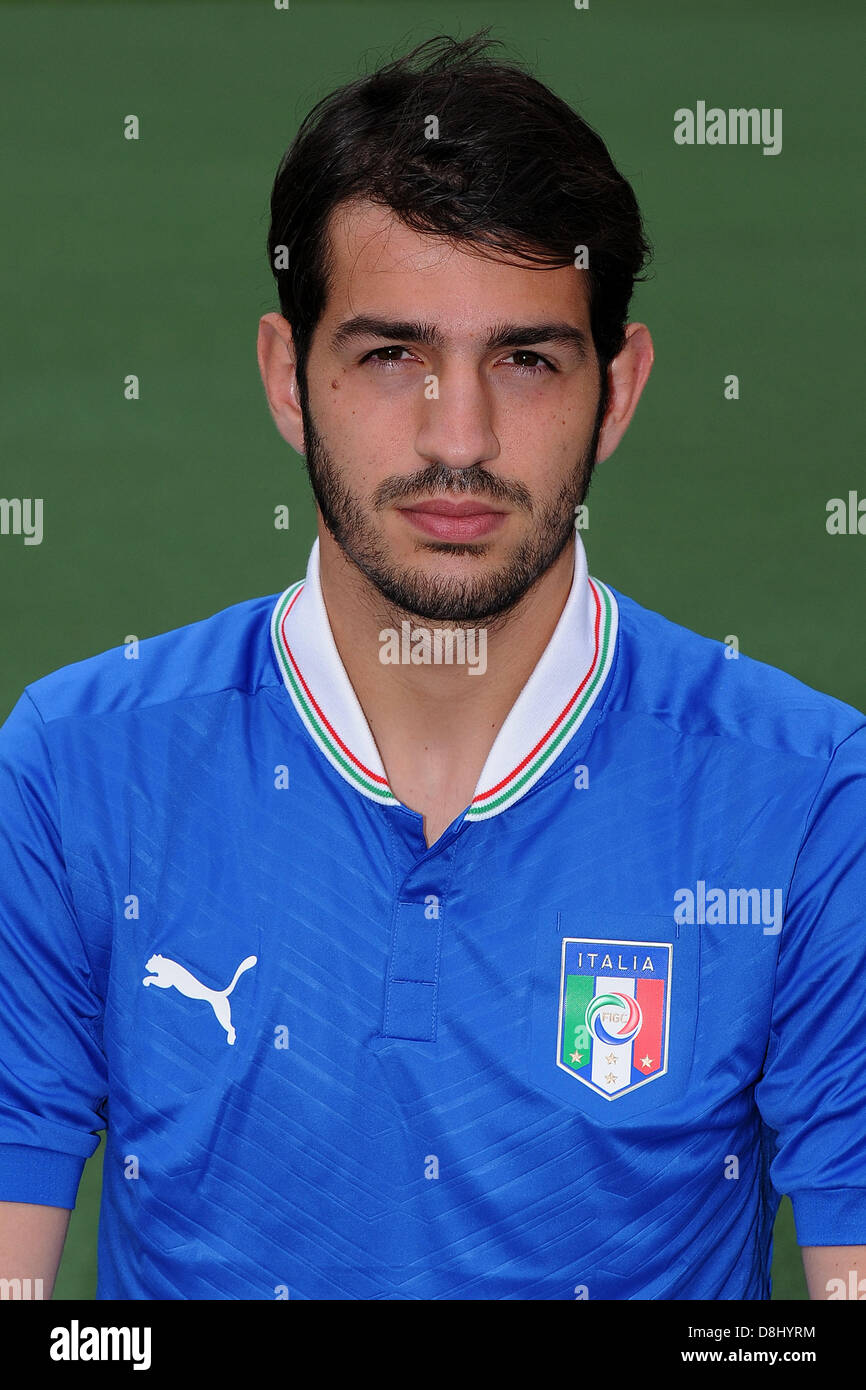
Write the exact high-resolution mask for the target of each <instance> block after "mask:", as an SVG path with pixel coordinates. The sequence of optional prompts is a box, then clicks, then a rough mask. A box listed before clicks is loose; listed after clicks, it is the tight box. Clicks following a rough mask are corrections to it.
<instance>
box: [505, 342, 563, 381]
mask: <svg viewBox="0 0 866 1390" xmlns="http://www.w3.org/2000/svg"><path fill="white" fill-rule="evenodd" d="M510 356H511V357H523V358H526V357H529V358H533V359H534V361H532V362H522V363H520V362H517V363H515V366H516V368H517V373H518V375H519V376H540V375H542V374H543V373H546V372H555V371H556V367H554V365H553V363H552V362H548V360H547V358H546V357H542V356H541V354H540V353H538V352H532V351H531V349H530V348H515V349H514V352H512V353H511V354H510ZM508 360H509V359H508V358H507V357H506V358H505V361H506V362H507V361H508Z"/></svg>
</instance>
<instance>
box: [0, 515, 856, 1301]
mask: <svg viewBox="0 0 866 1390" xmlns="http://www.w3.org/2000/svg"><path fill="white" fill-rule="evenodd" d="M466 677H467V679H468V680H471V679H472V675H471V674H470V673H469V671H468V670H467V673H466ZM0 810H2V819H0V1199H5V1200H11V1201H19V1202H35V1203H47V1204H51V1205H57V1206H61V1207H63V1206H66V1207H72V1206H73V1205H74V1203H75V1198H76V1192H77V1189H78V1184H79V1180H80V1177H81V1171H82V1167H83V1164H84V1162H85V1160H86V1158H87V1157H88V1156H89V1155H90V1154H91V1153H93V1151H94V1150H95V1149H96V1147H97V1142H98V1140H97V1135H98V1132H99V1131H100V1130H101V1129H103V1128H105V1129H106V1131H107V1140H106V1150H105V1165H104V1178H103V1195H102V1208H101V1218H100V1230H99V1284H98V1295H97V1296H98V1297H99V1298H104V1299H279V1298H285V1297H289V1298H295V1299H298V1298H300V1299H545V1300H546V1299H575V1298H589V1299H654V1300H662V1299H736V1298H745V1299H763V1298H767V1297H768V1296H769V1266H770V1258H771V1235H772V1225H773V1219H774V1216H775V1213H776V1209H777V1205H778V1201H779V1195H780V1194H781V1193H788V1194H790V1196H791V1199H792V1202H793V1207H794V1213H795V1219H796V1225H797V1233H798V1239H799V1241H800V1243H801V1244H802V1245H844V1244H861V1243H866V1140H864V1128H866V1064H864V1035H866V918H864V912H866V718H864V716H863V715H862V714H861V713H859V712H858V711H856V710H855V709H853V708H851V707H850V706H848V705H845V704H842V703H840V702H839V701H837V700H834V699H832V698H830V697H828V696H826V695H822V694H819V693H816V692H815V691H813V690H811V689H809V688H807V687H806V686H804V685H802V684H801V683H799V682H798V681H796V680H794V679H793V678H792V677H790V676H788V675H786V674H784V673H782V672H780V671H778V670H776V669H774V668H772V667H769V666H766V665H763V664H761V663H758V662H756V661H753V660H750V659H749V658H748V657H747V656H744V655H740V656H738V657H737V656H735V655H733V654H732V650H731V648H729V647H726V646H725V645H724V644H722V643H719V642H714V641H710V640H708V639H705V638H703V637H700V636H697V635H696V634H694V633H692V632H689V631H687V630H686V629H684V628H682V627H679V626H676V625H675V624H673V623H671V622H669V621H667V620H666V619H664V618H663V617H661V616H659V615H657V614H655V613H653V612H650V611H648V610H646V609H644V608H642V607H641V606H640V605H638V604H637V603H635V602H634V601H633V600H631V599H629V598H627V597H625V596H624V595H622V594H620V593H618V592H617V591H615V590H614V589H612V588H610V587H609V586H607V585H605V584H604V583H602V582H600V581H598V580H595V579H592V578H590V577H589V575H588V574H587V569H586V559H585V555H584V551H583V547H582V545H581V542H580V537H579V536H578V537H577V538H576V545H575V569H574V578H573V582H572V586H571V590H570V593H569V597H568V601H567V603H566V606H565V609H564V611H563V613H562V616H561V618H560V621H559V623H558V625H557V627H556V630H555V632H554V634H553V637H552V638H551V641H550V643H549V644H548V646H547V648H546V649H545V651H544V653H543V655H542V657H541V659H540V661H539V662H538V664H537V666H536V668H535V670H534V671H533V673H532V675H531V677H530V679H529V681H528V682H527V684H526V685H525V687H524V688H523V690H522V692H521V694H520V696H519V697H518V699H517V701H516V703H515V705H514V707H513V708H512V710H511V712H510V714H509V716H508V718H507V720H506V722H505V724H504V725H503V727H502V729H501V730H500V732H499V734H498V736H497V738H496V741H495V743H494V745H493V747H492V749H491V752H490V755H489V758H488V760H487V763H486V765H485V768H484V770H483V772H482V775H481V778H480V779H479V783H478V786H477V789H476V793H475V795H474V797H473V799H472V801H471V803H470V805H469V806H467V807H466V808H465V809H464V810H463V811H461V812H460V814H459V815H457V816H456V818H455V819H454V820H453V821H452V823H451V824H450V825H449V826H448V828H447V829H446V830H445V831H444V833H443V834H442V835H441V836H440V838H439V839H438V840H436V841H435V843H434V844H432V845H431V846H429V847H428V846H427V844H426V842H425V838H424V834H423V822H422V817H421V816H420V815H419V814H418V813H416V812H415V811H413V810H410V809H409V808H407V807H406V806H405V805H403V804H401V802H400V801H399V800H398V798H397V797H396V796H395V795H394V793H393V792H392V790H391V788H390V787H389V784H388V779H387V775H386V773H385V769H384V767H383V765H382V762H381V759H380V756H379V753H378V750H377V747H376V744H375V741H374V739H373V736H372V734H371V731H370V729H369V727H368V725H367V722H366V720H365V717H364V714H363V711H362V709H361V707H360V705H359V703H358V700H357V698H356V696H355V694H354V691H353V689H352V686H351V684H350V682H349V680H348V677H347V675H346V672H345V669H344V667H343V665H342V663H341V661H340V657H339V653H338V651H337V648H336V645H335V643H334V639H333V636H332V633H331V630H330V627H329V625H328V619H327V614H326V611H325V608H324V604H323V600H322V594H321V588H320V580H319V571H318V547H317V546H314V547H313V550H312V553H311V556H310V563H309V566H308V569H307V573H306V578H305V580H302V581H299V582H298V583H297V584H293V585H292V586H291V587H290V588H289V589H288V590H287V591H286V593H284V594H282V595H280V596H279V597H276V596H271V597H269V598H265V599H256V600H252V601H249V602H246V603H241V604H239V605H237V606H235V607H232V608H230V609H228V610H226V611H225V612H222V613H219V614H217V615H216V616H214V617H212V618H210V619H208V620H206V621H204V622H200V623H194V624H192V625H191V626H189V627H186V628H183V629H181V630H180V631H177V632H172V633H168V634H165V635H162V636H159V637H155V638H152V639H148V640H146V641H142V642H141V644H140V647H139V648H138V649H137V650H136V649H135V648H134V647H133V646H132V645H129V646H127V647H124V648H119V649H117V650H114V651H110V652H107V653H104V654H103V655H101V656H98V657H95V658H93V659H91V660H88V661H84V662H81V663H79V664H76V665H74V666H69V667H65V668H63V669H62V670H59V671H56V672H55V673H54V674H52V675H50V676H48V677H46V678H45V679H43V680H39V681H37V682H35V683H34V684H33V685H32V686H30V687H29V688H28V689H27V691H26V692H25V693H24V694H23V696H22V697H21V699H20V701H19V702H18V704H17V705H16V707H15V709H14V711H13V713H12V714H11V716H10V717H9V719H8V721H7V722H6V724H5V726H4V727H3V730H2V733H0Z"/></svg>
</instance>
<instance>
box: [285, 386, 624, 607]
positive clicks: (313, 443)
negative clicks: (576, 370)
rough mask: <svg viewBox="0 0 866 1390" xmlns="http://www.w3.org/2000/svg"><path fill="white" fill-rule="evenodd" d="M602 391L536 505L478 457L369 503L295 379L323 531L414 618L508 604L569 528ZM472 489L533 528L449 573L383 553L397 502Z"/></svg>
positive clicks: (584, 485) (591, 458)
mask: <svg viewBox="0 0 866 1390" xmlns="http://www.w3.org/2000/svg"><path fill="white" fill-rule="evenodd" d="M605 395H606V393H604V392H603V393H602V395H601V397H600V400H599V405H598V409H597V411H596V417H595V423H594V426H593V433H592V439H591V440H590V443H589V445H588V447H587V449H586V451H585V453H584V454H583V456H582V457H581V458H579V459H578V460H577V461H576V463H575V465H574V467H573V469H572V470H571V472H570V473H569V475H568V477H567V478H566V479H565V480H564V481H563V483H562V485H561V487H560V489H559V492H558V493H557V495H556V497H554V498H553V499H552V500H551V501H548V502H546V503H545V504H544V505H543V506H542V507H541V508H540V509H539V508H538V507H537V505H536V504H535V503H533V499H532V495H531V493H530V492H529V490H528V488H526V487H525V486H524V485H523V483H520V482H516V481H509V480H506V479H503V478H499V477H497V476H496V475H495V474H493V473H489V472H488V471H487V469H485V468H484V467H483V466H482V465H480V464H472V465H471V466H470V467H468V468H447V467H446V466H445V465H443V464H438V463H434V464H431V465H430V466H429V467H428V468H424V469H422V470H420V471H419V472H417V473H413V474H411V475H410V476H408V477H402V478H401V477H394V478H390V479H386V480H385V481H384V482H382V483H380V484H379V486H378V487H377V488H376V490H375V492H374V493H373V497H372V501H371V504H370V506H369V507H368V508H367V509H365V508H364V507H363V506H362V505H361V503H360V502H359V500H358V498H357V497H356V496H355V494H354V493H353V492H352V491H351V490H350V488H349V487H347V485H346V483H345V482H344V481H343V478H342V476H341V474H340V471H339V469H338V468H337V466H336V465H335V463H334V459H333V457H332V455H331V454H329V453H328V450H327V448H326V446H325V444H324V441H323V440H322V437H321V435H320V434H319V432H318V430H317V429H316V425H315V422H314V420H313V417H312V413H311V411H310V406H309V400H308V396H307V388H306V382H303V381H301V379H300V377H299V379H298V396H299V401H300V406H301V415H302V418H303V423H304V448H305V450H306V455H305V463H306V468H307V474H308V476H309V479H310V485H311V487H312V489H313V495H314V497H315V499H316V502H317V504H318V507H319V511H320V512H321V514H322V519H323V520H324V522H325V525H326V526H327V528H328V530H329V531H330V533H331V535H332V536H333V538H334V540H335V541H336V543H337V545H339V547H340V549H341V550H342V551H343V553H344V554H345V555H346V557H347V558H348V559H349V560H351V562H352V563H353V564H354V565H355V566H356V567H357V568H358V569H359V570H360V571H361V573H362V574H363V575H364V576H365V577H366V578H367V579H368V580H369V582H370V583H371V584H372V585H373V586H374V588H375V589H377V590H378V592H379V593H380V594H381V596H382V597H383V598H384V599H385V600H386V602H387V603H388V605H390V608H391V609H396V610H398V612H399V613H401V614H402V613H405V614H408V615H410V616H412V617H417V618H425V619H433V620H436V621H439V622H451V623H454V624H461V623H482V622H483V623H488V624H489V622H490V620H491V619H494V618H501V617H502V616H503V615H505V614H508V613H510V612H511V611H512V610H513V609H514V608H515V607H516V606H517V604H518V603H520V601H521V600H522V599H523V598H524V597H525V596H526V595H527V594H528V593H529V591H530V589H531V588H532V587H533V585H534V584H535V583H537V581H538V580H539V579H540V578H541V576H542V575H543V574H545V573H546V572H547V570H549V569H550V567H551V565H553V564H554V563H555V562H556V560H558V559H559V556H560V555H561V554H562V552H563V550H564V549H565V547H566V546H567V545H568V542H569V540H571V538H572V537H573V535H574V513H575V508H576V507H578V506H580V505H581V504H582V503H583V501H584V498H585V497H586V494H587V492H588V491H589V484H590V481H591V478H592V472H593V468H594V466H595V455H596V450H597V448H598V439H599V435H600V433H601V426H602V422H603V420H604V413H605V407H606V399H605ZM467 493H471V494H472V496H473V497H478V498H486V499H489V500H490V501H491V502H508V503H511V504H512V505H514V506H516V507H518V508H519V509H522V510H524V511H528V512H529V514H530V516H534V517H535V525H534V527H533V529H532V531H531V533H530V534H529V535H528V536H526V537H525V538H524V539H523V540H522V541H521V542H520V544H519V545H518V546H517V548H516V550H515V551H514V553H513V554H512V555H511V556H510V558H509V559H508V561H507V563H506V564H504V565H503V566H501V567H500V568H499V569H498V570H494V571H492V572H490V571H488V572H487V573H484V574H480V575H475V576H470V577H468V578H454V577H453V576H451V575H445V576H438V575H430V574H427V573H425V571H423V570H420V569H411V568H407V567H405V566H402V565H395V564H394V563H393V561H391V560H389V558H388V556H387V554H386V551H385V549H384V548H383V544H382V540H381V538H380V536H379V535H378V534H377V531H376V528H375V526H374V524H373V517H374V516H375V514H376V513H377V512H379V511H381V510H382V509H383V508H384V507H386V506H388V505H389V504H391V503H393V502H400V501H411V500H413V499H417V498H421V497H424V498H428V497H449V498H459V497H460V496H461V495H463V494H467ZM417 544H418V546H419V548H420V549H422V550H428V551H432V552H434V553H439V554H444V555H479V554H483V552H484V542H481V541H475V542H466V541H453V542H452V541H438V540H434V539H430V540H429V541H423V540H419V541H418V542H417Z"/></svg>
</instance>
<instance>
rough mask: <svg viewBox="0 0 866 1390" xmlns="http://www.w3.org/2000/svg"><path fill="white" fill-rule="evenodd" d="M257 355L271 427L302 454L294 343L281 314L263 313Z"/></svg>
mask: <svg viewBox="0 0 866 1390" xmlns="http://www.w3.org/2000/svg"><path fill="white" fill-rule="evenodd" d="M256 354H257V356H258V359H259V371H260V372H261V375H262V383H263V385H264V388H265V395H266V396H267V398H268V406H269V408H270V412H271V415H272V417H273V421H274V424H275V425H276V427H277V429H278V430H279V432H280V434H281V435H282V436H283V439H285V441H286V443H287V444H291V446H292V448H293V449H294V450H295V451H296V452H297V453H299V454H303V453H304V422H303V419H302V417H301V405H300V401H299V399H298V378H297V372H296V354H295V342H294V338H293V337H292V330H291V326H290V325H289V323H288V322H287V321H286V320H285V319H284V318H283V317H282V315H281V314H265V315H264V316H263V317H262V318H261V319H260V320H259V336H258V342H257V344H256Z"/></svg>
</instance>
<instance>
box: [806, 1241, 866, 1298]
mask: <svg viewBox="0 0 866 1390" xmlns="http://www.w3.org/2000/svg"><path fill="white" fill-rule="evenodd" d="M803 1269H804V1270H805V1271H806V1283H807V1284H808V1286H809V1297H810V1298H811V1299H829V1298H834V1299H836V1298H857V1299H861V1298H862V1299H866V1245H804V1246H803ZM861 1279H862V1281H863V1282H862V1284H861V1282H860V1281H861Z"/></svg>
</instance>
